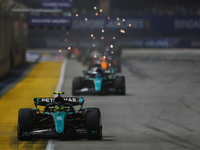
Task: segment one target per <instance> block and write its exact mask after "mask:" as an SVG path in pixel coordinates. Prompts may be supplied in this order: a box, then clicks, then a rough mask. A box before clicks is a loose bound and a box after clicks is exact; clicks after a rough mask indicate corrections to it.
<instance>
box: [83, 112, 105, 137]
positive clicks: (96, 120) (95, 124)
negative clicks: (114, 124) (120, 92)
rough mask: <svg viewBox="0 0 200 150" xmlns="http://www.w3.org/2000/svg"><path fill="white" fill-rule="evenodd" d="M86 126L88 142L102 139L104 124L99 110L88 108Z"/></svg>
mask: <svg viewBox="0 0 200 150" xmlns="http://www.w3.org/2000/svg"><path fill="white" fill-rule="evenodd" d="M86 125H87V130H88V136H87V139H88V140H101V139H102V122H101V113H100V110H99V108H87V116H86Z"/></svg>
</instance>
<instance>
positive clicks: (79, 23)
mask: <svg viewBox="0 0 200 150" xmlns="http://www.w3.org/2000/svg"><path fill="white" fill-rule="evenodd" d="M104 24H105V21H104V20H102V19H93V20H89V19H88V21H85V20H78V19H74V20H73V25H72V27H73V28H74V29H86V28H89V29H103V28H104Z"/></svg>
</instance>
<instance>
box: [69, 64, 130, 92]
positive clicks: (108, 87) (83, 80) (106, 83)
mask: <svg viewBox="0 0 200 150" xmlns="http://www.w3.org/2000/svg"><path fill="white" fill-rule="evenodd" d="M125 93H126V88H125V77H124V76H116V75H115V73H114V70H103V69H101V68H99V67H97V68H95V69H93V70H89V71H83V76H80V77H75V78H74V79H73V81H72V95H82V94H98V95H105V94H117V95H125Z"/></svg>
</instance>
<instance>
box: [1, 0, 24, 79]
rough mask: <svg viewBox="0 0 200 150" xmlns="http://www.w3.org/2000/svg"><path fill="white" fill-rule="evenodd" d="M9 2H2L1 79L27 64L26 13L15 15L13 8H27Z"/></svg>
mask: <svg viewBox="0 0 200 150" xmlns="http://www.w3.org/2000/svg"><path fill="white" fill-rule="evenodd" d="M8 1H9V0H6V1H5V0H4V1H2V0H0V78H2V77H4V76H6V75H7V74H8V73H9V71H10V69H11V68H17V67H18V66H19V65H21V64H22V63H24V62H25V53H26V50H27V40H26V36H27V23H26V14H25V13H13V12H11V9H13V8H26V7H25V6H24V5H22V4H20V3H16V2H12V3H11V2H8Z"/></svg>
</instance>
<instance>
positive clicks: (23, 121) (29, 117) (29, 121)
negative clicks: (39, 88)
mask: <svg viewBox="0 0 200 150" xmlns="http://www.w3.org/2000/svg"><path fill="white" fill-rule="evenodd" d="M32 128H33V113H32V112H31V109H30V108H22V109H20V110H19V116H18V127H17V137H18V139H19V140H22V141H25V140H31V138H30V137H28V136H26V137H23V136H22V134H23V133H25V132H30V131H32Z"/></svg>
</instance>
